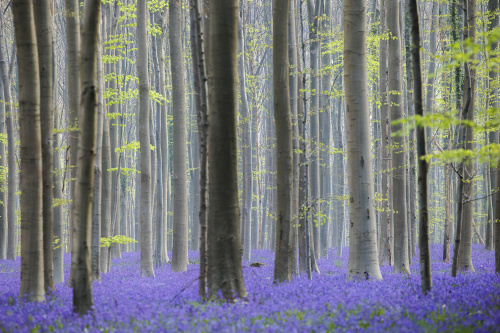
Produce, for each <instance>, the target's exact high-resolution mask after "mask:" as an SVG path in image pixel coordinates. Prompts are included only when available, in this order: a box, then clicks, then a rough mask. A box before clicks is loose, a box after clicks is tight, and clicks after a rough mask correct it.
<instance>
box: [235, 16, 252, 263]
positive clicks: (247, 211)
mask: <svg viewBox="0 0 500 333" xmlns="http://www.w3.org/2000/svg"><path fill="white" fill-rule="evenodd" d="M242 19H243V18H242V17H240V20H239V22H238V54H239V56H238V79H239V87H240V100H241V107H240V110H241V112H240V113H241V121H242V122H243V126H242V130H241V131H242V135H241V150H242V159H243V163H242V164H243V200H242V203H243V207H242V208H243V209H242V214H241V217H242V219H241V222H242V223H241V225H242V226H243V230H244V231H243V234H244V236H243V260H246V261H250V259H251V254H252V227H251V226H252V220H251V213H252V197H253V196H252V187H253V179H252V178H253V172H252V142H251V136H252V115H251V114H250V111H249V108H248V101H247V93H246V77H245V42H244V36H243V27H242V22H241V21H242Z"/></svg>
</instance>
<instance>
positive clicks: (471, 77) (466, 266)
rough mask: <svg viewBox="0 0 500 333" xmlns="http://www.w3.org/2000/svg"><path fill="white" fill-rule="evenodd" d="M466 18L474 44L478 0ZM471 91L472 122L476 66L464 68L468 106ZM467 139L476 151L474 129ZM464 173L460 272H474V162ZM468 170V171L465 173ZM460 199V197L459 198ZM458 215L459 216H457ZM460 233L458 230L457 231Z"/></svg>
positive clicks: (472, 0) (467, 3) (468, 2)
mask: <svg viewBox="0 0 500 333" xmlns="http://www.w3.org/2000/svg"><path fill="white" fill-rule="evenodd" d="M463 5H464V8H465V10H464V17H465V18H466V22H467V24H466V26H465V29H464V39H467V38H470V39H471V40H472V42H475V40H476V12H477V11H476V0H464V3H463ZM469 89H470V99H471V100H470V103H469V110H468V111H467V113H466V118H465V117H464V118H463V119H464V120H465V119H467V120H469V121H471V122H473V121H474V104H475V93H476V70H475V68H474V66H464V104H467V103H466V101H467V99H468V94H469ZM464 131H465V138H464V142H463V144H465V147H464V148H465V149H467V150H472V149H474V130H473V128H472V127H466V128H464ZM464 167H465V169H464V172H463V177H464V179H463V181H464V180H465V181H467V183H466V184H464V185H463V186H464V199H465V200H463V199H460V201H461V202H462V205H463V212H462V214H463V215H462V227H461V229H462V230H461V235H460V247H459V250H458V266H457V269H458V270H469V271H472V272H473V271H474V266H473V264H472V225H473V218H474V217H473V213H474V201H471V200H468V199H470V198H472V196H473V194H474V180H473V179H472V178H471V177H472V175H473V174H474V164H473V162H472V161H469V162H467V163H465V165H464ZM465 170H466V171H465ZM459 198H460V197H459ZM457 215H458V214H457ZM457 232H458V230H457Z"/></svg>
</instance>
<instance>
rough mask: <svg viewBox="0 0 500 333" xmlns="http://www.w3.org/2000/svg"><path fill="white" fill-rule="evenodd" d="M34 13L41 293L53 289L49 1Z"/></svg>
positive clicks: (52, 178)
mask: <svg viewBox="0 0 500 333" xmlns="http://www.w3.org/2000/svg"><path fill="white" fill-rule="evenodd" d="M33 5H34V13H35V24H36V33H37V44H38V63H39V71H40V121H41V129H42V164H43V261H44V281H45V282H44V286H45V292H46V293H48V292H49V290H50V289H55V288H54V278H53V272H54V267H53V252H54V251H53V248H54V244H53V239H54V236H53V235H54V232H53V230H52V229H53V228H52V226H53V212H52V209H53V206H54V204H53V192H52V187H53V185H54V165H53V163H54V161H53V153H54V148H53V143H52V139H53V129H54V103H53V92H52V89H53V83H54V82H53V79H54V77H53V75H52V71H53V68H52V57H53V51H52V46H53V45H52V34H53V32H52V21H53V14H52V10H53V8H51V5H52V6H53V3H52V2H50V1H43V2H42V1H35V2H33Z"/></svg>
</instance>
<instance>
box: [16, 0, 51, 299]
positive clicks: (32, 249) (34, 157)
mask: <svg viewBox="0 0 500 333" xmlns="http://www.w3.org/2000/svg"><path fill="white" fill-rule="evenodd" d="M12 6H13V7H12V10H13V12H14V28H15V35H16V45H17V64H18V80H19V124H20V136H21V193H22V195H21V291H20V296H21V297H26V298H27V299H28V300H30V301H38V302H40V301H43V300H44V299H45V290H44V274H43V262H44V261H43V239H42V235H43V217H42V198H43V194H42V190H43V182H42V144H41V138H42V133H41V126H40V77H39V71H38V54H37V40H36V33H35V18H34V11H33V3H32V2H31V1H29V0H19V1H15V2H14V3H13V4H12Z"/></svg>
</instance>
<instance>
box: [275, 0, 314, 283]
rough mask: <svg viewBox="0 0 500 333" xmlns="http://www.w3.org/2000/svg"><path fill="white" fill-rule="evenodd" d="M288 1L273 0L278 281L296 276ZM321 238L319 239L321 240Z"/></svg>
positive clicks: (276, 255)
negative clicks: (294, 260) (294, 272)
mask: <svg viewBox="0 0 500 333" xmlns="http://www.w3.org/2000/svg"><path fill="white" fill-rule="evenodd" d="M288 3H289V0H274V1H273V91H274V94H273V96H274V120H275V123H276V161H277V174H276V178H277V181H276V184H277V199H278V202H277V205H276V217H277V221H276V252H275V259H274V283H280V282H286V281H290V279H291V278H292V240H293V238H292V229H291V228H292V219H293V211H292V207H293V205H292V204H293V165H292V160H293V147H292V117H291V116H292V115H291V112H290V111H291V110H290V91H289V82H288V76H289V71H290V68H289V61H288V15H287V14H288ZM318 241H319V239H318Z"/></svg>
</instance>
